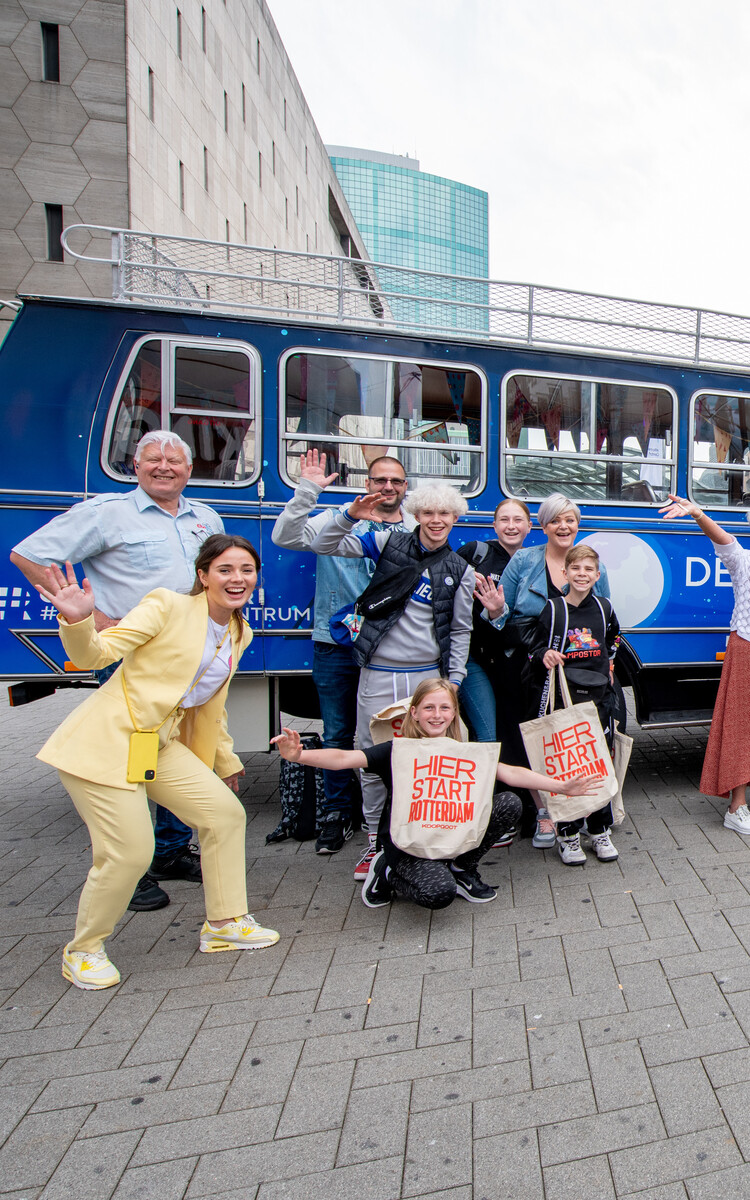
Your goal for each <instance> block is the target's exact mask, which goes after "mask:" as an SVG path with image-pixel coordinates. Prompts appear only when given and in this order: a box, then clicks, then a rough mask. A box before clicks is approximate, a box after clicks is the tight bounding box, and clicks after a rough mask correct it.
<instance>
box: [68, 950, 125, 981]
mask: <svg viewBox="0 0 750 1200" xmlns="http://www.w3.org/2000/svg"><path fill="white" fill-rule="evenodd" d="M62 973H63V978H64V979H67V980H68V982H69V983H72V984H74V985H75V987H77V988H83V990H84V992H98V991H100V990H101V989H102V988H108V987H114V986H115V984H116V983H119V982H120V972H119V971H118V970H117V967H116V966H115V965H114V963H111V962H110V961H109V958H108V957H107V952H106V950H104V949H103V948H102V949H101V950H96V951H91V952H89V953H84V952H83V951H82V950H69V949H68V947H67V946H66V947H65V949H64V950H63V960H62Z"/></svg>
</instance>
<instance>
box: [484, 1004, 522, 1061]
mask: <svg viewBox="0 0 750 1200" xmlns="http://www.w3.org/2000/svg"><path fill="white" fill-rule="evenodd" d="M473 1029H474V1036H473V1040H472V1055H473V1056H472V1064H473V1065H474V1066H475V1067H483V1066H485V1065H487V1064H488V1063H497V1062H511V1061H512V1060H513V1059H517V1058H526V1057H527V1055H528V1053H529V1051H528V1041H527V1038H528V1034H527V1028H526V1015H525V1013H524V1010H523V1008H522V1007H521V1006H520V1005H519V1006H517V1007H515V1008H501V1009H498V1010H497V1011H493V1012H479V1013H477V1014H476V1015H475V1017H474V1025H473Z"/></svg>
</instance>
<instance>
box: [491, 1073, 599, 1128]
mask: <svg viewBox="0 0 750 1200" xmlns="http://www.w3.org/2000/svg"><path fill="white" fill-rule="evenodd" d="M594 1113H596V1101H595V1099H594V1093H593V1091H592V1088H591V1084H590V1083H589V1082H588V1080H581V1082H580V1083H566V1084H562V1085H559V1086H554V1085H553V1086H552V1087H542V1088H537V1089H536V1090H534V1091H523V1092H519V1093H518V1094H516V1095H498V1096H497V1097H495V1098H494V1099H487V1100H482V1099H478V1100H476V1101H475V1103H474V1136H475V1137H477V1138H483V1137H490V1136H492V1135H493V1134H497V1133H510V1132H511V1131H512V1130H514V1129H538V1128H539V1127H541V1126H543V1125H549V1124H552V1123H553V1122H555V1121H559V1120H562V1119H564V1118H569V1117H584V1116H589V1115H593V1114H594Z"/></svg>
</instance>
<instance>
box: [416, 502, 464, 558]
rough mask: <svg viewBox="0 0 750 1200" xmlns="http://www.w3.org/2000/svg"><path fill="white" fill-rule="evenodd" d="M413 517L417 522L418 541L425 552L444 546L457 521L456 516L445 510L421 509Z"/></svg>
mask: <svg viewBox="0 0 750 1200" xmlns="http://www.w3.org/2000/svg"><path fill="white" fill-rule="evenodd" d="M414 515H415V517H416V518H417V520H418V522H419V540H420V541H421V543H422V545H423V546H424V547H425V549H426V550H438V549H439V548H440V547H441V546H444V545H445V543H446V542H447V541H448V534H449V533H450V531H451V529H452V528H453V526H454V525H455V524H456V521H457V520H458V518H457V516H456V514H455V513H454V512H450V511H449V510H448V509H446V508H440V509H438V508H423V509H421V510H420V512H418V513H415V514H414Z"/></svg>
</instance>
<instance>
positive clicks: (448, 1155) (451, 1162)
mask: <svg viewBox="0 0 750 1200" xmlns="http://www.w3.org/2000/svg"><path fill="white" fill-rule="evenodd" d="M471 1146H472V1142H471V1106H470V1105H468V1104H466V1105H458V1106H456V1107H455V1108H451V1109H446V1108H439V1109H436V1110H435V1111H434V1112H422V1113H415V1114H414V1115H413V1116H412V1118H411V1120H410V1121H409V1136H408V1140H407V1145H406V1157H405V1159H404V1179H403V1190H402V1195H403V1196H419V1195H423V1194H424V1193H425V1192H434V1191H437V1190H445V1188H447V1187H454V1186H458V1185H460V1184H464V1183H471V1180H472V1154H471Z"/></svg>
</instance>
